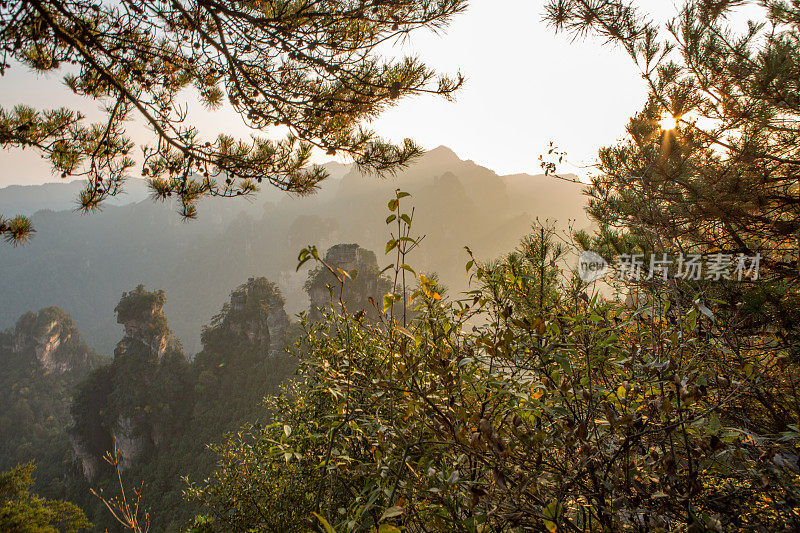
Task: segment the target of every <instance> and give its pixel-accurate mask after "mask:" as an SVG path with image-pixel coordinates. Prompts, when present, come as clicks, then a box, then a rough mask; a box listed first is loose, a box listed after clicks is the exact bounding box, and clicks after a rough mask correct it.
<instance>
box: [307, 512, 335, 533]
mask: <svg viewBox="0 0 800 533" xmlns="http://www.w3.org/2000/svg"><path fill="white" fill-rule="evenodd" d="M311 514H313V515H314V516H316V517H317V520H319V521H320V523H322V527H324V528H325V533H336V530H335V529H333V527H332V526H331V525H330V523H328V521H327V520H325V519H324V518H322V517H321V516H320V515H318V514H317V513H311Z"/></svg>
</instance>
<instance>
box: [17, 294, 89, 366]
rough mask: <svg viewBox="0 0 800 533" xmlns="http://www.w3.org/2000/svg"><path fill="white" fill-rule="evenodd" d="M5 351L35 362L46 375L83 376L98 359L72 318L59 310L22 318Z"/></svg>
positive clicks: (30, 314) (18, 321)
mask: <svg viewBox="0 0 800 533" xmlns="http://www.w3.org/2000/svg"><path fill="white" fill-rule="evenodd" d="M7 348H8V349H10V351H11V353H13V354H15V355H17V356H21V357H25V356H29V357H33V358H35V359H36V360H37V361H38V362H39V363H40V364H41V366H42V367H43V369H44V370H45V371H46V372H52V373H56V374H65V373H72V372H76V373H78V374H85V373H87V372H88V371H89V369H90V367H91V366H92V364H93V363H94V362H95V361H96V359H97V355H96V354H95V353H94V352H93V351H92V350H91V349H90V348H89V346H88V345H87V344H86V343H85V342H84V340H83V338H82V337H81V334H80V332H79V331H78V328H76V327H75V324H74V323H73V321H72V318H71V317H70V316H69V315H68V314H67V313H65V312H64V311H63V310H62V309H60V308H58V307H48V308H46V309H42V310H41V311H39V312H38V313H34V312H28V313H25V314H24V315H22V316H21V317H20V318H19V320H17V323H16V326H15V327H14V329H13V331H12V332H11V341H10V346H8V347H7Z"/></svg>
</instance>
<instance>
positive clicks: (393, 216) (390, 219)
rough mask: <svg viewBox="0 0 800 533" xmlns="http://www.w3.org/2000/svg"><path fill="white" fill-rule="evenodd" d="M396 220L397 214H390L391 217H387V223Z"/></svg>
mask: <svg viewBox="0 0 800 533" xmlns="http://www.w3.org/2000/svg"><path fill="white" fill-rule="evenodd" d="M395 220H397V215H389V217H388V218H387V219H386V223H387V224H391V223H392V222H394V221H395Z"/></svg>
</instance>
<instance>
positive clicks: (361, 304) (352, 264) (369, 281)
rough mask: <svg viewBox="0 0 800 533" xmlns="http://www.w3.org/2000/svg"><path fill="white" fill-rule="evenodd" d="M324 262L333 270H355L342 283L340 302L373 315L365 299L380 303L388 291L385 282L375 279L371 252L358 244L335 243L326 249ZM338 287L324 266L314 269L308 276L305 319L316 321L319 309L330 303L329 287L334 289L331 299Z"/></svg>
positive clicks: (376, 263) (375, 269)
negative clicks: (308, 301)
mask: <svg viewBox="0 0 800 533" xmlns="http://www.w3.org/2000/svg"><path fill="white" fill-rule="evenodd" d="M325 263H327V264H328V265H329V266H330V267H331V268H332V269H333V270H336V269H341V270H344V271H345V272H348V273H352V272H353V271H356V275H354V276H351V278H350V279H347V280H346V282H345V288H344V293H343V299H344V301H345V303H346V304H347V307H348V310H350V311H352V312H357V311H360V310H365V311H367V312H368V313H370V314H372V313H374V311H375V310H374V308H373V307H372V305H371V304H370V303H369V299H370V298H372V299H373V301H376V302H380V301H381V298H382V297H383V295H384V294H386V293H387V292H388V291H389V288H390V287H389V282H388V280H386V279H385V278H381V277H380V276H379V269H378V260H377V258H376V256H375V253H374V252H372V251H370V250H367V249H364V248H362V247H360V246H359V245H358V244H337V245H335V246H331V247H330V248H328V251H327V252H326V254H325ZM338 284H339V282H338V280H337V279H336V278H335V277H334V275H333V274H332V273H331V272H330V271H329V270H328V269H327V268H325V267H318V268H316V269H314V270H312V271H311V272H310V273H309V278H308V281H307V282H306V292H307V293H308V296H309V299H310V301H311V308H310V312H309V316H310V317H311V318H312V320H318V319H319V318H320V311H319V309H325V308H326V307H327V306H328V305H329V304H330V303H331V290H330V288H329V286H331V287H334V291H333V299H334V300H335V299H337V298H338V294H339V293H338Z"/></svg>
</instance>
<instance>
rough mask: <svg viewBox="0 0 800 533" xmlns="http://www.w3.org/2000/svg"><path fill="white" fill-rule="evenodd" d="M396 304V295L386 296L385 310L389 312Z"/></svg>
mask: <svg viewBox="0 0 800 533" xmlns="http://www.w3.org/2000/svg"><path fill="white" fill-rule="evenodd" d="M393 303H394V294H386V295H384V297H383V310H384V311H387V310H388V309H389V308H390V307H392V304H393Z"/></svg>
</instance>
